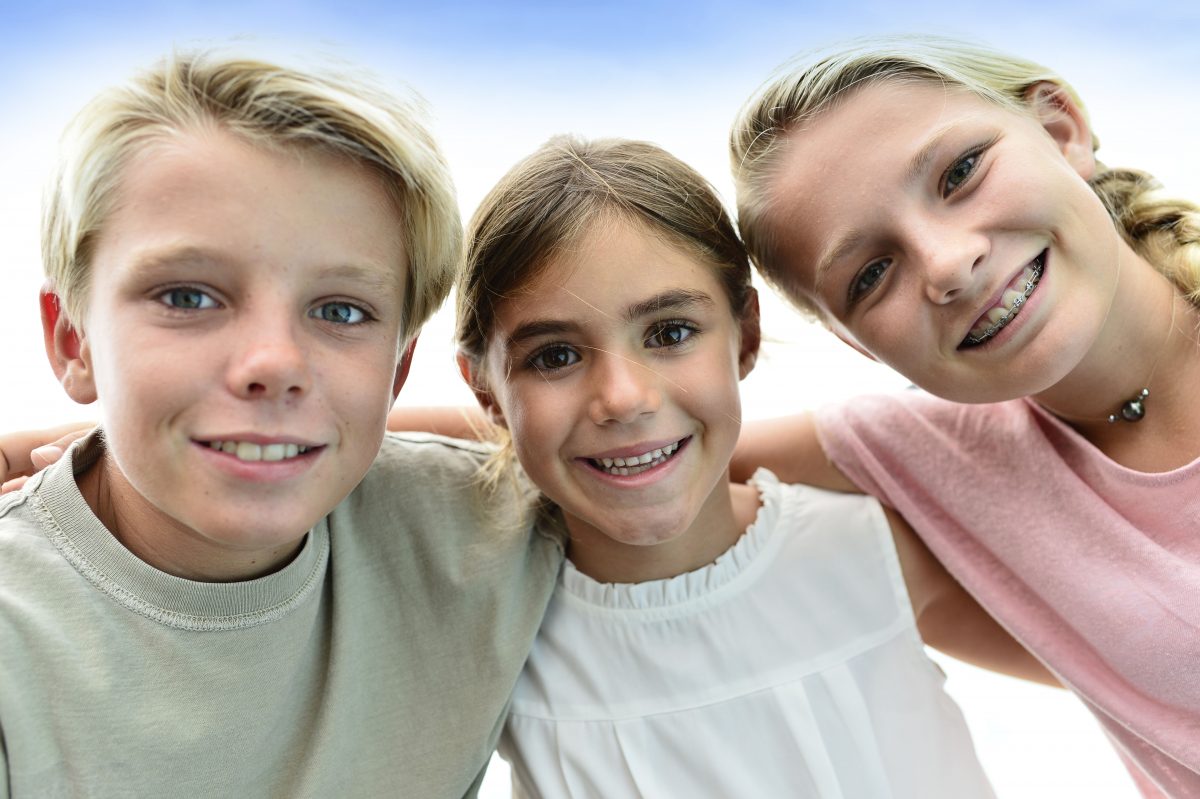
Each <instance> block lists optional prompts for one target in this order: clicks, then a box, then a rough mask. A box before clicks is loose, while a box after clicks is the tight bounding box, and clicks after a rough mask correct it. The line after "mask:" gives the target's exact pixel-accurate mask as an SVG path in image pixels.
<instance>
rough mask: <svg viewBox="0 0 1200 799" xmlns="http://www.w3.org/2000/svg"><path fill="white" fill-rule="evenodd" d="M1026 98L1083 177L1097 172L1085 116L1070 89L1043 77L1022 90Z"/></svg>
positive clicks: (1088, 178)
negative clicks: (1040, 80) (1043, 79)
mask: <svg viewBox="0 0 1200 799" xmlns="http://www.w3.org/2000/svg"><path fill="white" fill-rule="evenodd" d="M1025 101H1026V102H1027V103H1029V107H1030V108H1031V109H1032V110H1033V113H1034V115H1035V116H1036V117H1037V120H1038V122H1040V123H1041V125H1042V127H1043V128H1045V129H1046V132H1047V133H1049V134H1050V138H1052V139H1054V143H1055V144H1056V145H1058V149H1059V151H1060V152H1061V153H1062V154H1063V157H1064V158H1066V159H1067V163H1069V164H1070V165H1071V166H1072V167H1073V168H1074V169H1075V171H1076V172H1078V173H1079V175H1080V177H1082V178H1083V179H1084V180H1090V179H1091V178H1092V176H1093V175H1095V174H1096V153H1095V150H1096V143H1095V140H1094V139H1093V138H1092V127H1091V125H1089V124H1088V121H1087V116H1086V115H1085V114H1084V112H1083V109H1082V108H1080V107H1079V103H1078V102H1076V101H1075V99H1074V98H1073V97H1071V94H1070V92H1068V91H1067V90H1066V89H1064V88H1063V87H1062V86H1059V85H1058V84H1057V83H1051V82H1049V81H1042V82H1040V83H1035V84H1033V85H1032V86H1030V87H1029V88H1028V89H1026V90H1025Z"/></svg>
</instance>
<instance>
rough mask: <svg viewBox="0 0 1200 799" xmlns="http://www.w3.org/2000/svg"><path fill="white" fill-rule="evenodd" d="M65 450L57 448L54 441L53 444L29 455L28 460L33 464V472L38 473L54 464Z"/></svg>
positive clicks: (56, 443)
mask: <svg viewBox="0 0 1200 799" xmlns="http://www.w3.org/2000/svg"><path fill="white" fill-rule="evenodd" d="M64 451H65V449H64V448H63V447H61V446H59V444H58V442H57V441H56V442H55V443H53V444H45V445H44V446H40V447H38V448H37V449H35V450H33V451H32V452H30V453H29V460H30V462H32V463H33V469H34V471H38V472H40V471H41V470H42V469H45V468H46V467H47V466H49V465H50V464H52V463H55V462H56V461H57V460H58V459H59V458H61V457H62V456H63V452H64Z"/></svg>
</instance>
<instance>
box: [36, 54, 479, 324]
mask: <svg viewBox="0 0 1200 799" xmlns="http://www.w3.org/2000/svg"><path fill="white" fill-rule="evenodd" d="M421 116H422V114H421V113H420V112H419V111H418V109H417V108H416V107H415V106H414V105H412V104H410V103H404V102H401V101H399V100H397V99H396V98H393V97H391V96H389V95H387V94H385V93H383V92H381V91H379V90H377V89H375V88H374V87H372V86H370V85H368V84H366V83H364V82H362V81H359V80H357V79H352V78H348V77H346V76H344V75H333V74H323V75H318V74H311V73H305V72H302V71H298V70H296V69H292V68H286V67H281V66H278V65H275V64H270V63H266V62H263V61H256V60H248V59H239V58H230V57H219V56H216V55H212V54H207V53H178V54H175V55H173V56H170V57H168V58H166V59H164V60H163V61H162V62H161V63H159V64H158V65H156V66H155V67H153V68H152V69H150V70H148V71H146V72H144V73H142V74H140V75H138V76H137V77H135V78H134V79H133V80H132V81H130V82H129V83H127V84H125V85H123V86H119V87H116V88H114V89H111V90H109V91H107V92H105V93H103V94H101V95H100V96H99V97H97V98H96V99H95V100H93V101H92V102H91V103H90V104H88V105H87V106H86V107H85V108H84V109H83V111H82V112H80V114H79V115H78V116H77V117H76V118H75V120H74V121H73V122H72V124H71V125H70V127H68V129H67V134H66V139H65V141H64V146H63V155H62V158H61V161H60V165H59V169H58V172H57V174H56V176H55V179H54V182H53V184H52V186H51V187H50V190H49V192H48V196H47V202H46V207H45V213H44V218H43V224H42V258H43V263H44V266H45V271H46V276H47V277H48V278H49V280H50V284H51V287H52V289H53V290H54V291H55V292H56V293H57V294H58V295H59V296H60V297H61V298H62V300H63V302H64V303H65V306H66V312H67V315H68V317H69V318H70V319H71V320H72V321H73V322H74V323H75V324H76V325H80V324H82V322H83V320H84V318H85V315H86V312H87V297H88V286H89V278H90V273H89V268H90V266H91V259H92V256H93V253H94V249H95V246H96V240H97V237H98V236H99V234H100V232H101V230H102V228H103V225H104V223H105V221H106V219H107V218H108V215H109V214H110V213H111V212H112V209H113V203H114V202H115V198H116V195H117V191H118V189H119V187H120V181H121V176H122V172H123V169H124V167H125V165H126V164H127V163H128V162H129V161H130V159H131V158H132V156H133V154H134V153H136V152H137V151H138V150H139V149H140V148H141V147H142V146H143V145H144V144H146V143H147V142H149V141H153V140H155V139H161V138H163V137H166V136H170V135H172V134H174V133H178V132H180V131H186V130H189V129H194V128H197V127H202V126H205V125H212V124H216V125H218V126H220V128H221V129H223V130H225V131H228V132H229V133H231V134H233V135H236V136H238V137H240V138H242V139H244V140H245V141H247V142H250V143H251V144H254V145H257V146H262V147H267V148H315V149H318V150H321V151H324V152H330V153H335V154H338V155H342V156H344V157H346V158H349V159H351V160H352V161H354V162H356V163H359V164H363V165H365V166H366V167H367V168H368V169H370V170H371V171H372V172H374V173H375V174H377V175H378V176H379V177H380V178H381V179H382V181H383V184H384V186H385V187H386V189H387V191H388V193H389V194H390V195H391V196H392V198H393V199H394V201H395V203H396V207H397V211H398V213H399V214H400V219H401V225H402V228H403V229H402V235H403V241H404V247H405V253H406V255H407V264H406V268H407V269H408V276H407V277H408V279H407V281H406V283H405V285H406V288H405V296H404V301H403V312H404V317H403V324H402V328H401V331H402V335H403V337H404V339H405V340H408V339H411V338H412V337H413V336H414V335H415V334H416V333H417V331H418V330H419V329H420V327H421V325H422V324H424V322H425V321H426V320H428V318H429V317H430V316H431V315H432V314H433V312H434V311H436V310H437V308H438V307H439V306H440V305H441V303H442V301H443V300H444V299H445V298H446V295H447V294H448V293H449V290H450V287H451V286H452V285H453V282H454V276H455V274H456V272H457V268H458V263H459V258H460V252H461V248H462V226H461V221H460V219H459V214H458V205H457V201H456V199H455V195H454V187H453V184H452V181H451V179H450V173H449V169H448V168H447V166H446V163H445V160H444V159H443V158H442V155H441V153H440V152H439V151H438V148H437V146H436V145H435V144H434V141H433V138H432V136H431V135H430V133H429V131H428V130H426V128H425V127H424V125H423V124H422V122H421Z"/></svg>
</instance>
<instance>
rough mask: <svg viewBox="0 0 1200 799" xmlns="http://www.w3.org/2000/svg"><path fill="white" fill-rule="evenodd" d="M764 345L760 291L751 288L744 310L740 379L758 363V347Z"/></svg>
mask: <svg viewBox="0 0 1200 799" xmlns="http://www.w3.org/2000/svg"><path fill="white" fill-rule="evenodd" d="M761 346H762V327H761V325H760V323H759V311H758V291H756V290H755V289H750V295H749V296H748V297H747V298H746V310H745V311H743V312H742V321H741V342H740V344H739V346H738V379H740V380H745V379H746V375H748V374H750V372H751V371H753V369H754V364H756V363H758V348H759V347H761Z"/></svg>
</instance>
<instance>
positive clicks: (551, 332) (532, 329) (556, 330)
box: [504, 319, 580, 350]
mask: <svg viewBox="0 0 1200 799" xmlns="http://www.w3.org/2000/svg"><path fill="white" fill-rule="evenodd" d="M579 329H580V326H579V324H578V323H576V322H568V321H565V320H559V319H534V320H533V321H531V322H524V323H522V324H520V325H517V328H516V330H514V331H513V332H512V333H509V334H508V336H507V337H506V338H505V340H504V347H505V349H509V350H511V349H513V348H514V347H516V346H517V345H519V344H521V343H523V342H525V341H528V340H529V339H534V338H541V337H542V336H558V335H562V334H563V333H571V332H575V331H578V330H579Z"/></svg>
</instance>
